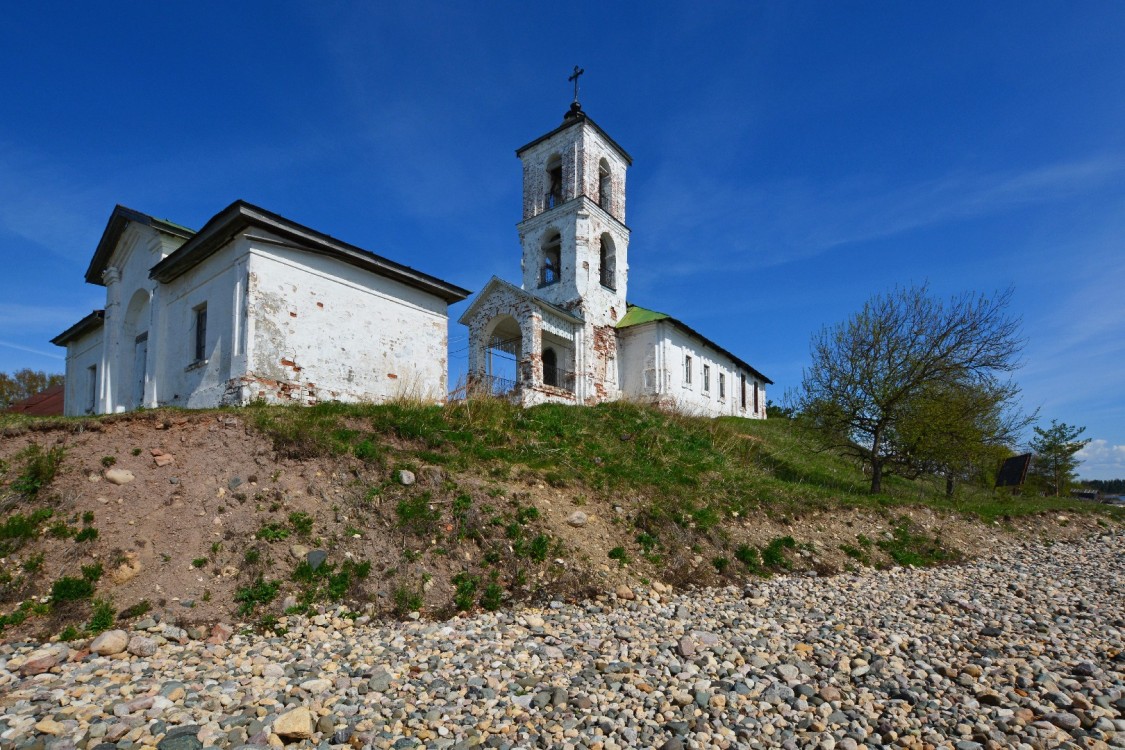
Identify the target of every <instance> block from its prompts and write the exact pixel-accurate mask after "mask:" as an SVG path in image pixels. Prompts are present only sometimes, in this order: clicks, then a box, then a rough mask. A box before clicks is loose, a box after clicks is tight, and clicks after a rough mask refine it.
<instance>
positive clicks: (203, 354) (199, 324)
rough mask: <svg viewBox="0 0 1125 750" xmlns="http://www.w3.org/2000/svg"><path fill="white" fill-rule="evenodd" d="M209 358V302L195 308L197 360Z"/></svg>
mask: <svg viewBox="0 0 1125 750" xmlns="http://www.w3.org/2000/svg"><path fill="white" fill-rule="evenodd" d="M205 359H207V303H206V302H204V303H203V304H202V305H200V306H199V307H197V308H195V360H194V361H195V362H202V361H203V360H205Z"/></svg>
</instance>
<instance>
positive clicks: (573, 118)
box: [516, 102, 633, 167]
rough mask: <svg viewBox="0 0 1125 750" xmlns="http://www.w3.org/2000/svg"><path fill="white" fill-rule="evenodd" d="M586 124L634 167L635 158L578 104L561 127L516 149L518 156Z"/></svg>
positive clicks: (572, 106)
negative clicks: (558, 134)
mask: <svg viewBox="0 0 1125 750" xmlns="http://www.w3.org/2000/svg"><path fill="white" fill-rule="evenodd" d="M584 122H585V123H589V125H590V127H592V128H593V129H594V130H596V131H597V133H598V135H600V136H601V137H602V138H604V139H605V142H606V143H608V144H609V145H610V146H611V147H612V148H613V150H614V151H616V152H617V153H619V154H620V155H621V158H622V159H624V160H625V163H626V164H627V165H629V166H630V167H631V166H633V157H631V156H629V153H628V152H627V151H626V150H625V149H623V148H621V146H619V145H618V144H617V141H615V140H613V139H612V138H610V136H609V133H607V132H605V131H604V130H602V129H601V127H599V126H598V124H597V123H596V122H594V121H593V120H591V119H590V117H589V116H587V114H586V113H585V112H583V111H582V107H581V106H580V105H579V104H578V102H574V104H571V105H570V111H569V112H567V113H566V116H565V117H563V123H562V125H559V126H558V127H557V128H555V129H554V130H552V131H551V132H550V133H547V134H546V135H541V136H539V137H538V138H536V139H535V140H534V141H532V142H531V143H528V144H526V145H524V146H520V147H519V148H517V149H516V156H519V155H520V154H522V153H523V152H524V151H527V150H528V149H529V148H531V147H532V146H535V145H538V144H540V143H542V142H543V141H545V140H547V139H548V138H550V137H552V136H554V135H555V134H556V133H561V132H563V131H564V130H566V129H567V128H572V127H574V126H575V125H580V124H582V123H584Z"/></svg>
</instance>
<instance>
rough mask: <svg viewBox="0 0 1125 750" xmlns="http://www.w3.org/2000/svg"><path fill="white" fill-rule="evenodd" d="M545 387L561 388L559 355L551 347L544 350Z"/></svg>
mask: <svg viewBox="0 0 1125 750" xmlns="http://www.w3.org/2000/svg"><path fill="white" fill-rule="evenodd" d="M543 385H553V386H555V387H556V388H558V387H559V355H557V354H555V350H554V349H551V348H549V347H548V348H547V349H544V350H543Z"/></svg>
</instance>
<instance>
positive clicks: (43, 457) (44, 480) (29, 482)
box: [12, 443, 66, 497]
mask: <svg viewBox="0 0 1125 750" xmlns="http://www.w3.org/2000/svg"><path fill="white" fill-rule="evenodd" d="M65 455H66V451H65V450H63V448H62V447H61V446H56V447H54V448H48V449H47V450H43V449H42V448H41V447H40V446H39V444H38V443H32V444H31V445H29V446H27V448H25V449H24V450H22V451H20V452H19V454H17V456H16V458H17V459H19V460H22V461H23V471H22V472H21V473H20V475H19V476H18V477H16V480H15V481H14V482H12V489H14V490H15V491H16V492H20V493H23V494H24V495H27V496H28V497H35V496H36V495H38V494H39V490H40V489H42V488H43V486H44V485H47V484H50V482H51V480H52V479H54V478H55V474H56V473H58V470H59V466H61V465H62V460H63V456H65Z"/></svg>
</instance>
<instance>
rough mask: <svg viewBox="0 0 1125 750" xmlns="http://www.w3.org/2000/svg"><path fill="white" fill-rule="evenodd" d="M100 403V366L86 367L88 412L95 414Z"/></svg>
mask: <svg viewBox="0 0 1125 750" xmlns="http://www.w3.org/2000/svg"><path fill="white" fill-rule="evenodd" d="M97 404H98V366H97V365H90V366H89V367H87V368H86V413H87V414H93V413H94V408H95V407H96V406H97Z"/></svg>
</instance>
